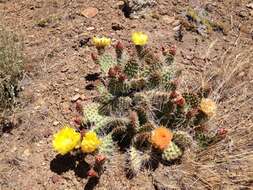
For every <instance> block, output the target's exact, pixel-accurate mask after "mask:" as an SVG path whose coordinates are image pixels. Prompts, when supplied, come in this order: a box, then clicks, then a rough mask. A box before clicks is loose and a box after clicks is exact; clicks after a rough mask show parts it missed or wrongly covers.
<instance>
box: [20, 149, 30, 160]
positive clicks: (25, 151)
mask: <svg viewBox="0 0 253 190" xmlns="http://www.w3.org/2000/svg"><path fill="white" fill-rule="evenodd" d="M30 155H31V152H30V150H29V149H25V150H24V152H23V154H22V157H25V158H27V157H29V156H30Z"/></svg>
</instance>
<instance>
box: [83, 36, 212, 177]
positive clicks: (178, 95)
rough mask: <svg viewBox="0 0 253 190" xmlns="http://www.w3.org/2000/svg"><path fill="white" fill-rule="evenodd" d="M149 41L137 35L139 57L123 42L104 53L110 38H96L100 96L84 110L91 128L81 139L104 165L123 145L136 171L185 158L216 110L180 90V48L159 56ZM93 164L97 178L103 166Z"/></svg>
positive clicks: (86, 149) (84, 125)
mask: <svg viewBox="0 0 253 190" xmlns="http://www.w3.org/2000/svg"><path fill="white" fill-rule="evenodd" d="M147 39H148V38H147V35H146V34H143V33H138V32H137V33H135V34H134V35H133V36H132V41H133V43H134V45H135V51H136V55H137V56H129V55H127V52H126V51H125V49H124V46H123V44H122V43H121V42H118V43H117V45H116V46H115V48H116V49H115V51H116V56H115V57H112V56H111V55H108V54H105V46H107V45H108V44H110V39H107V38H101V39H99V38H95V43H94V44H95V45H96V47H97V49H98V56H96V55H95V54H92V58H93V60H94V61H95V63H96V64H99V65H100V68H101V71H102V73H101V77H100V79H101V82H100V83H99V85H98V86H97V89H98V93H99V96H98V97H96V99H94V102H92V103H87V104H86V105H85V106H84V109H83V115H84V119H83V120H82V121H84V122H83V123H82V127H85V130H90V131H91V132H92V133H91V134H90V133H89V132H88V133H84V137H82V138H84V140H83V141H84V142H82V144H84V145H85V147H84V148H83V150H85V151H86V152H85V154H89V153H92V154H93V155H96V154H99V156H98V158H97V162H98V163H102V161H101V160H104V159H102V158H104V157H103V155H104V156H105V157H107V158H110V157H111V156H112V155H113V153H114V152H115V151H117V148H119V149H121V150H122V151H125V153H126V157H127V161H128V166H130V168H129V167H128V169H130V170H131V171H132V173H133V174H137V173H138V172H139V171H141V170H142V169H145V166H150V165H152V164H151V163H152V162H154V160H155V161H168V162H170V161H173V160H176V159H180V158H181V156H182V155H183V154H184V153H186V152H187V151H185V150H186V149H189V148H191V145H192V144H193V143H194V141H196V140H197V137H196V135H195V134H200V133H197V132H196V131H195V130H196V129H199V128H201V126H202V125H203V123H205V122H206V121H208V120H209V119H210V118H211V117H212V116H213V115H214V113H215V111H216V107H215V103H214V102H213V101H212V100H211V99H208V98H206V97H205V98H203V97H202V96H201V95H199V93H197V92H191V91H190V90H188V91H187V92H182V90H181V89H180V78H181V73H182V71H181V69H178V67H177V64H176V63H174V61H175V55H176V48H175V46H172V47H169V48H167V49H166V48H163V50H162V55H163V57H159V56H158V55H156V54H155V53H154V52H153V51H152V50H151V49H148V48H147V47H146V42H147ZM126 55H127V56H126ZM131 55H132V54H131ZM123 56H124V57H123ZM94 133H95V134H94ZM85 134H87V136H85ZM96 135H97V136H98V137H96ZM82 144H81V146H82ZM195 144H198V143H195ZM122 151H121V152H122ZM101 155H102V156H101ZM103 163H104V162H103ZM100 165H101V164H100ZM100 165H99V166H100ZM94 168H95V169H94V170H96V172H97V173H94V171H93V170H92V171H90V173H91V174H92V175H93V176H97V177H98V176H99V175H100V174H101V173H102V172H101V171H102V170H101V169H100V170H99V169H96V168H98V167H95V166H94ZM100 168H101V167H100ZM102 168H103V167H102ZM95 174H96V175H95Z"/></svg>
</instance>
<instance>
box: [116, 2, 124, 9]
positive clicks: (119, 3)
mask: <svg viewBox="0 0 253 190" xmlns="http://www.w3.org/2000/svg"><path fill="white" fill-rule="evenodd" d="M124 4H125V2H124V1H118V2H117V3H116V7H118V8H120V9H121V8H122V7H123V6H124Z"/></svg>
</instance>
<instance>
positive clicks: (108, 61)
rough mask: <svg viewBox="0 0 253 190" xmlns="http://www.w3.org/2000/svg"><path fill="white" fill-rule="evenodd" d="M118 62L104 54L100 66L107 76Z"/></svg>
mask: <svg viewBox="0 0 253 190" xmlns="http://www.w3.org/2000/svg"><path fill="white" fill-rule="evenodd" d="M116 64H117V62H116V61H115V60H114V59H113V58H112V56H110V55H108V54H104V55H102V56H101V57H100V59H99V65H100V68H101V71H102V72H103V73H105V74H107V73H108V71H109V69H110V68H111V67H113V66H115V65H116Z"/></svg>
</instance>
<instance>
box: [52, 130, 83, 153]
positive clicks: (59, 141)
mask: <svg viewBox="0 0 253 190" xmlns="http://www.w3.org/2000/svg"><path fill="white" fill-rule="evenodd" d="M80 140H81V134H80V133H78V132H76V131H75V130H74V129H73V128H71V127H69V126H65V127H64V128H63V129H61V130H60V131H59V132H58V133H56V134H55V135H54V139H53V147H54V149H55V150H56V151H57V152H58V153H60V154H61V155H64V154H67V153H68V152H70V151H71V150H73V149H74V148H75V147H76V146H78V145H79V143H80Z"/></svg>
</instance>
